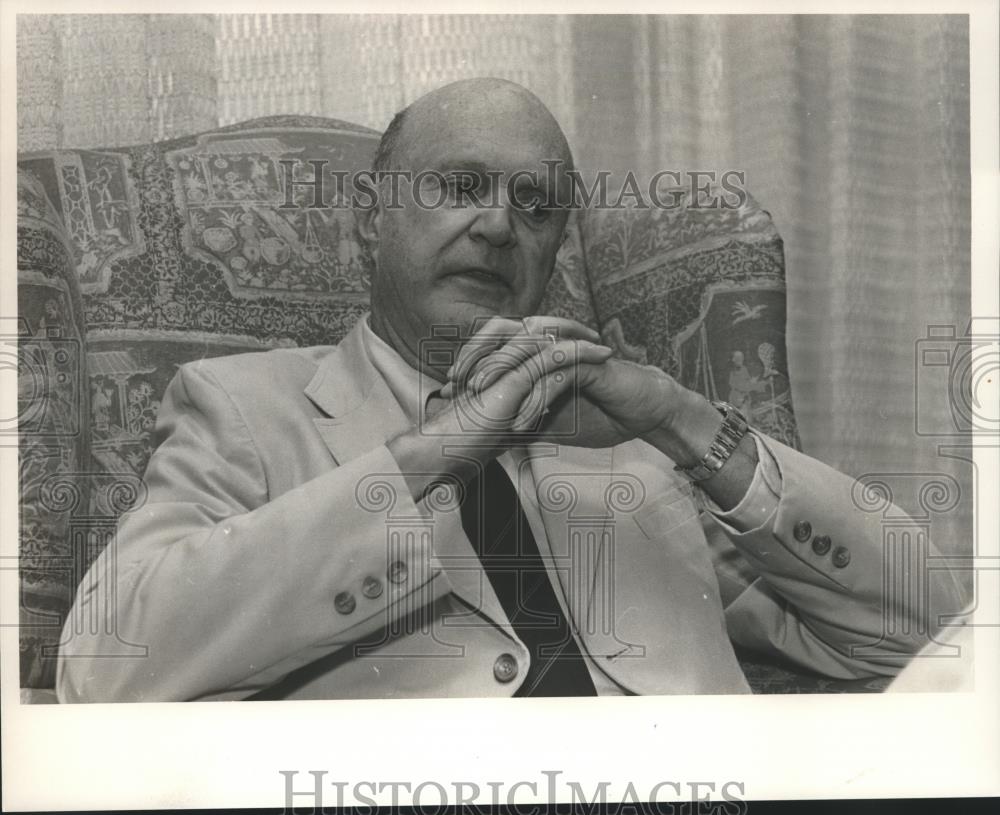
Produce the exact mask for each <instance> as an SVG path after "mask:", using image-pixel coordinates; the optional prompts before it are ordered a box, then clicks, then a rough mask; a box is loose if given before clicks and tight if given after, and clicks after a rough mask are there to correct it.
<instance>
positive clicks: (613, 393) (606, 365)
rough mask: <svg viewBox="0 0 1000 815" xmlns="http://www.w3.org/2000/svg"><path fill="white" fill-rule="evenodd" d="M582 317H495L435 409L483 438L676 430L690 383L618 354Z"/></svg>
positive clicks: (611, 436) (570, 440) (581, 442)
mask: <svg viewBox="0 0 1000 815" xmlns="http://www.w3.org/2000/svg"><path fill="white" fill-rule="evenodd" d="M599 343H600V335H599V334H598V333H597V332H596V331H593V330H592V329H590V328H587V327H586V326H584V325H582V324H580V323H578V322H575V321H573V320H568V319H563V318H558V317H546V316H536V317H526V318H524V319H523V320H510V319H506V318H502V317H494V318H492V319H491V320H489V321H488V322H487V323H485V324H484V325H483V326H482V328H481V329H480V330H479V331H478V332H476V334H475V335H474V336H473V337H471V338H470V339H469V340H468V341H467V342H466V343H465V344H464V345H463V346H462V349H461V351H460V352H459V354H458V357H457V359H456V360H455V362H454V364H453V365H452V367H451V369H450V370H449V371H448V382H447V383H446V385H445V386H444V388H443V389H442V391H441V395H442V397H444V398H445V399H446V400H448V402H447V404H446V405H445V406H444V408H443V409H442V410H440V411H439V412H438V413H437V414H436V415H435V416H434V417H433V418H432V419H431V422H433V423H434V425H435V427H436V430H437V431H438V432H440V431H441V428H443V427H448V428H452V429H455V423H456V422H457V424H458V429H457V432H456V435H461V436H463V437H465V438H470V437H471V438H473V439H475V440H476V442H477V443H485V444H487V445H488V446H493V445H496V446H497V447H505V446H509V445H511V444H520V443H524V442H527V441H555V442H558V443H560V444H568V445H573V446H579V447H611V446H613V445H616V444H620V443H622V442H624V441H628V440H629V439H633V438H636V437H641V436H643V435H644V434H647V433H651V432H654V431H658V432H662V431H664V430H669V427H670V425H671V423H672V421H673V419H674V416H675V413H676V411H677V410H678V405H679V404H680V403H681V401H682V398H683V396H684V394H685V393H688V392H687V391H686V390H685V389H684V388H683V387H682V386H680V385H679V384H678V383H677V382H676V381H675V380H674V379H673V378H671V377H670V376H668V375H667V374H665V373H664V372H663V371H661V370H660V369H659V368H656V367H654V366H651V365H637V364H635V363H633V362H628V361H625V360H620V359H614V358H613V357H612V353H613V352H612V349H610V348H608V347H607V346H604V345H601V344H599Z"/></svg>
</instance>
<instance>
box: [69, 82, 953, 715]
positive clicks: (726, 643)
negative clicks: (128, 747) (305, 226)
mask: <svg viewBox="0 0 1000 815" xmlns="http://www.w3.org/2000/svg"><path fill="white" fill-rule="evenodd" d="M552 160H556V161H558V162H559V170H558V174H557V175H556V177H555V182H554V183H555V185H556V187H557V188H558V189H556V190H553V189H550V188H548V187H547V186H546V185H547V184H548V183H549V181H550V175H549V174H547V172H546V170H547V167H546V164H545V162H546V161H549V162H551V161H552ZM571 168H572V156H571V153H570V150H569V147H568V145H567V143H566V140H565V138H564V136H563V134H562V131H561V130H560V129H559V126H558V125H557V123H556V122H555V121H554V120H553V118H552V116H551V114H550V113H549V112H548V110H547V109H546V108H545V107H544V105H542V103H541V102H540V101H539V100H538V99H537V98H535V97H534V96H533V95H531V94H530V93H529V92H527V91H526V90H524V89H523V88H521V87H519V86H517V85H514V84H512V83H509V82H504V81H500V80H472V81H465V82H458V83H455V84H452V85H449V86H446V87H444V88H441V89H439V90H437V91H434V92H432V93H430V94H428V95H426V96H425V97H423V98H421V99H419V100H417V101H416V102H415V103H413V104H412V105H411V106H410V107H409V108H408V109H407V110H406V111H405V113H404V114H402V115H400V116H397V118H396V119H395V120H394V122H393V124H392V125H391V126H390V128H389V130H388V131H387V132H386V134H385V136H384V137H383V140H382V144H381V146H380V149H379V153H378V156H377V158H376V169H377V170H379V171H389V170H400V171H408V172H409V173H411V174H420V182H419V184H416V185H415V186H413V187H407V186H406V185H405V184H403V185H401V186H400V187H399V192H398V195H399V201H398V202H395V203H398V204H399V206H392V205H391V204H392V203H394V202H391V201H390V202H388V203H387V197H388V196H386V195H383V196H381V197H380V199H379V201H378V203H377V204H376V205H375V206H373V207H371V208H369V209H367V210H364V211H362V212H360V213H359V217H358V224H359V230H360V233H361V236H362V238H363V239H364V240H365V242H366V243H367V244H368V247H369V249H370V251H371V254H372V257H373V259H374V261H375V273H374V276H373V279H372V296H371V314H370V318H369V319H368V320H362V321H361V322H359V324H358V325H357V326H356V327H355V328H354V330H352V332H351V333H350V334H349V335H348V337H347V338H346V339H345V340H344V341H343V342H342V343H341V344H340V345H339V346H337V347H336V348H329V347H316V348H306V349H296V350H281V351H275V352H270V353H266V354H257V355H249V356H247V355H244V356H239V357H235V358H225V359H215V360H204V361H200V362H195V363H192V364H189V365H186V366H184V367H183V368H182V369H181V370H180V371H179V373H178V375H177V377H176V378H175V380H174V381H173V383H172V384H171V386H170V388H169V389H168V391H167V393H166V395H165V397H164V401H163V406H162V408H161V410H160V413H159V417H158V438H159V439H160V440H161V443H160V446H159V448H158V449H157V451H156V452H155V454H154V455H153V457H152V459H151V461H150V463H149V466H148V469H147V472H146V476H145V480H146V484H147V487H148V491H149V494H148V500H147V501H146V502H145V503H144V504H143V506H141V507H139V508H138V509H137V510H136V511H134V512H132V513H129V514H128V515H127V516H126V517H124V518H123V520H122V522H121V525H120V528H119V533H118V539H117V542H116V549H115V550H114V556H116V557H117V564H116V565H115V569H114V572H113V574H110V572H111V570H110V569H109V563H110V560H109V559H110V558H111V557H112V553H110V552H109V553H107V554H106V555H105V556H104V559H103V560H102V561H99V562H98V564H96V565H95V567H94V570H93V571H92V572H91V574H90V575H89V576H88V578H87V579H86V580H85V581H84V584H83V587H82V588H81V590H80V592H79V594H78V597H77V600H76V602H77V604H78V605H81V606H84V607H85V606H86V605H87V604H88V603H91V602H93V601H94V600H93V598H94V597H95V596H96V595H97V594H99V593H100V591H99V590H101V589H103V588H105V587H104V586H102V581H106V580H112V579H113V580H114V581H115V584H114V589H115V592H116V593H117V598H118V625H117V629H116V630H115V631H113V632H112V633H110V634H104V635H100V634H95V635H90V636H87V637H83V638H81V637H78V636H76V637H73V638H70V639H68V640H67V642H66V644H65V645H64V648H63V654H62V659H61V661H60V666H59V674H58V680H57V691H58V694H59V696H60V698H61V699H62V700H63V701H113V700H116V701H165V700H195V699H198V700H211V699H239V698H249V697H254V698H348V697H427V696H494V695H503V696H511V695H593V694H624V693H699V692H718V693H743V692H747V691H748V687H747V684H746V681H745V679H744V677H743V674H742V672H741V670H740V667H739V664H738V663H737V661H736V658H735V655H734V652H733V647H732V642H731V641H736V642H739V643H742V644H743V645H746V646H748V647H751V648H756V649H761V650H768V651H777V652H779V653H781V654H783V655H784V656H785V657H786V658H788V659H791V660H793V661H795V662H797V663H799V664H801V665H805V666H808V667H810V668H813V669H815V670H818V671H821V672H825V673H827V674H830V675H832V676H839V677H854V676H865V675H872V674H886V673H895V672H896V671H897V670H898V668H899V667H900V666H901V665H902V664H903V663H904V662H905V658H906V657H907V655H909V654H911V653H913V652H914V651H915V650H916V649H917V648H919V647H920V645H922V644H923V642H924V641H925V639H921V637H920V633H921V632H923V631H924V629H923V628H922V627H921V626H919V625H916V624H914V625H909V623H916V622H920V621H918V620H917V619H916V618H917V616H918V615H920V614H927V613H928V612H927V610H926V608H924V607H923V605H922V604H921V602H919V601H918V600H917V599H916V598H913V601H912V602H911V603H909V604H907V605H904V606H901V607H899V608H896V609H894V610H893V614H894V615H896V616H895V617H894V618H893V619H894V620H895V621H897V622H898V620H899V619H903V620H905V621H906V622H907V623H908V625H907V626H905V627H904V626H900V625H897V626H895V627H894V630H893V631H892V632H891V633H883V630H884V628H885V625H884V620H885V618H886V613H884V612H883V605H884V604H883V595H882V592H883V570H882V555H881V548H880V544H881V530H880V528H879V526H878V523H877V520H875V519H873V518H872V517H871V516H870V515H865V514H863V513H860V512H858V511H857V510H856V508H855V507H854V506H853V504H852V502H851V497H850V496H851V490H852V486H853V484H852V481H851V480H850V479H848V478H846V477H845V476H843V475H840V474H838V473H836V472H835V471H833V470H831V469H830V468H829V467H827V466H825V465H823V464H820V463H819V462H816V461H814V460H812V459H809V458H808V457H806V456H803V455H801V454H799V453H797V452H795V451H793V450H790V449H788V448H787V447H784V446H782V445H781V444H778V443H776V442H774V441H772V440H770V439H767V438H765V437H763V436H760V435H758V434H756V433H753V432H748V431H747V429H746V428H745V426H744V424H743V423H742V422H741V420H740V417H739V415H738V412H737V411H734V410H733V409H732V408H731V406H725V405H723V406H715V405H713V404H710V403H709V402H708V401H706V400H705V399H704V398H702V397H701V396H700V395H697V394H695V393H692V392H690V391H687V390H686V389H684V388H682V387H681V386H680V385H679V384H678V383H676V382H675V381H674V380H673V379H672V378H670V377H669V376H667V375H666V374H664V373H663V372H662V371H660V370H658V369H656V368H654V367H647V366H641V365H637V364H634V363H630V362H625V361H622V360H618V359H613V358H611V351H610V349H608V348H605V347H604V346H601V345H599V344H598V343H599V336H598V335H597V333H596V332H593V331H591V330H590V329H588V328H586V327H584V326H581V325H579V324H577V323H574V322H572V321H569V320H559V319H555V318H551V317H545V316H543V315H537V314H536V311H537V308H538V305H539V303H540V302H541V298H542V294H543V292H544V290H545V287H546V284H547V282H548V278H549V275H550V274H551V272H552V269H553V266H554V263H555V256H556V252H557V249H558V247H559V244H560V241H561V238H562V235H563V233H564V229H565V226H566V219H567V211H566V209H565V208H560V207H558V206H552V205H551V203H552V202H553V201H555V200H566V185H568V184H569V177H568V175H567V173H568V171H569V170H570V169H571ZM422 171H434V172H422ZM525 171H534V172H535V173H537V179H536V180H535V181H533V180H532V178H531V176H530V175H529V173H528V172H525ZM384 177H385V176H384V175H383V178H384ZM470 179H471V181H472V185H471V187H470V186H469V184H468V182H469V181H470ZM470 191H471V192H475V193H476V195H477V196H478V198H477V199H476V201H475V202H470V200H469V198H468V196H466V195H465V194H466V193H469V192H470ZM554 193H557V194H554ZM558 193H561V194H558ZM427 201H431V202H434V201H437V202H439V203H440V202H444V204H445V205H438V206H421V205H420V204H421V202H427ZM487 202H488V203H487ZM442 350H444V351H449V350H450V351H451V352H452V353H442ZM675 467H680V468H681V469H682V471H683V472H684V473H686V475H684V474H680V473H678V472H676V471H675ZM689 479H694V480H695V483H696V487H694V488H692V487H691V486H690V483H691V482H690V480H689ZM696 499H697V500H696ZM699 503H700V504H703V505H704V506H705V507H707V511H706V512H703V513H699ZM706 529H709V530H712V531H711V534H713V535H717V534H718V532H719V530H724V531H725V534H727V535H728V536H729V538H730V539H731V540H732V542H733V543H734V544H735V545H736V546H737V547H738V548H739V550H740V552H741V553H742V554H743V556H744V557H745V558H746V561H747V562H748V563H749V565H750V567H752V568H753V569H754V570H755V571H756V573H758V574H759V575H760V577H759V578H758V579H757V580H756V581H755V582H753V584H752V585H751V586H750V587H749V588H746V589H745V590H744V591H742V592H740V593H739V594H738V596H735V597H732V598H731V597H728V596H727V597H726V598H725V599H726V602H725V607H724V601H723V597H722V594H721V593H720V587H719V581H718V579H717V578H716V575H715V573H714V571H713V566H712V558H711V556H710V551H709V546H708V543H707V539H706V531H705V530H706ZM908 568H922V566H921V564H918V563H914V564H910V565H909V566H908ZM953 592H954V585H953V583H952V582H951V581H950V579H949V580H944V581H941V582H939V583H935V584H934V585H933V586H932V587H931V592H930V596H929V598H926V599H927V600H928V603H929V607H930V608H931V609H935V610H951V609H952V608H953V607H955V608H957V605H956V604H955V602H954V601H953ZM83 610H84V609H81V611H83ZM113 638H117V639H120V640H124V641H127V642H130V643H134V644H138V645H145V646H148V656H147V657H146V658H139V659H101V658H97V657H96V655H99V654H101V653H102V652H103V653H108V652H109V648H108V646H109V645H110V644H111V642H112V639H113ZM858 649H861V650H858Z"/></svg>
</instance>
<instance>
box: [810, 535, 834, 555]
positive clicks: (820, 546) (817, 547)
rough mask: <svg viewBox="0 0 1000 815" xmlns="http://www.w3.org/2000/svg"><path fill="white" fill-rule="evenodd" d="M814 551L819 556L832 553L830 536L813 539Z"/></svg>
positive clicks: (818, 536) (819, 536)
mask: <svg viewBox="0 0 1000 815" xmlns="http://www.w3.org/2000/svg"><path fill="white" fill-rule="evenodd" d="M813 551H814V552H815V553H816V554H817V555H825V554H826V553H827V552H829V551H830V536H829V535H817V536H816V537H815V538H813Z"/></svg>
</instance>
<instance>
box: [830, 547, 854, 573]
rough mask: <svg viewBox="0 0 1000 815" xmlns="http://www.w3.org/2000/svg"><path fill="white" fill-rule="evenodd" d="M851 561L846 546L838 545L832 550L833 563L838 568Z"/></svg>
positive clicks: (849, 551) (849, 552)
mask: <svg viewBox="0 0 1000 815" xmlns="http://www.w3.org/2000/svg"><path fill="white" fill-rule="evenodd" d="M850 562H851V550H850V549H848V548H847V547H846V546H838V547H837V548H836V549H834V550H833V565H834V566H836V567H837V568H838V569H843V568H844V567H845V566H846V565H847V564H848V563H850Z"/></svg>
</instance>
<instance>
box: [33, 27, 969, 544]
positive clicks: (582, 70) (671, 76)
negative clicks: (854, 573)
mask: <svg viewBox="0 0 1000 815" xmlns="http://www.w3.org/2000/svg"><path fill="white" fill-rule="evenodd" d="M480 75H493V76H502V77H506V78H509V79H513V80H515V81H518V82H520V83H522V84H524V85H526V86H527V87H529V88H531V89H532V90H534V91H535V92H536V93H537V94H538V95H539V96H540V97H541V98H542V99H543V101H545V102H546V103H547V104H548V105H549V106H550V108H551V109H552V110H553V112H554V113H555V115H556V116H557V118H558V119H559V120H560V121H561V122H562V123H563V126H564V129H565V130H566V132H567V135H568V137H569V139H570V141H571V144H572V145H573V146H574V151H575V153H576V157H577V163H578V165H580V166H581V167H583V168H586V169H589V170H597V169H606V170H609V171H611V172H613V173H616V174H617V173H624V172H626V171H628V170H633V171H635V172H636V173H638V174H640V176H641V175H643V174H647V175H648V174H651V173H653V172H655V171H656V170H660V169H672V170H679V171H689V170H693V169H698V170H716V171H722V170H727V169H735V170H740V171H743V172H745V174H746V175H745V179H746V186H747V188H748V189H749V190H750V191H751V192H752V193H753V195H754V196H755V197H756V198H757V200H758V201H760V202H761V203H762V205H763V206H764V207H765V208H766V209H768V210H769V211H770V212H771V213H772V215H773V217H774V219H775V222H776V224H777V226H778V229H779V230H780V232H781V234H782V235H783V237H784V240H785V251H786V262H787V281H788V313H789V324H788V347H789V369H790V374H791V381H792V387H793V394H794V402H795V406H796V413H797V415H798V418H799V426H800V432H801V436H802V440H803V446H804V448H805V449H806V451H807V452H809V453H811V454H813V455H815V456H817V457H818V458H820V459H822V460H824V461H827V462H829V463H830V464H832V465H833V466H835V467H837V468H838V469H841V470H843V471H845V472H847V473H849V474H851V475H854V476H862V475H865V474H873V473H875V474H881V476H879V478H881V480H882V481H883V482H884V483H887V484H889V488H890V489H892V490H893V492H894V497H895V498H896V500H897V501H899V502H900V503H901V504H903V505H904V506H905V507H906V508H907V509H909V510H911V511H916V512H924V510H925V509H927V508H926V507H925V506H924V505H925V503H926V496H925V491H924V487H925V486H926V485H927V484H928V483H929V482H931V481H934V479H935V478H939V476H942V475H943V477H945V482H946V483H948V484H949V485H950V484H952V483H953V484H954V488H955V489H957V490H958V492H959V496H958V500H957V505H956V506H954V507H952V508H950V509H949V508H947V507H948V506H950V504H947V506H946V504H942V503H939V504H938V505H936V506H935V507H933V509H935V510H937V511H936V512H934V513H930V510H929V509H928V510H927V512H928V513H930V514H934V516H935V517H934V524H935V537H936V538H937V539H938V540H939V541H940V542H942V545H943V546H945V548H949V549H965V550H967V549H968V545H969V543H970V536H971V514H970V512H971V489H972V471H971V465H970V464H969V462H968V461H965V460H963V458H962V456H963V453H962V451H961V450H960V449H958V448H960V447H961V446H962V445H963V444H964V445H967V444H968V443H969V439H968V437H967V436H965V437H963V436H961V435H956V433H955V431H956V428H955V421H954V419H953V417H952V411H951V407H950V404H949V401H948V397H949V391H948V387H949V386H948V384H947V383H945V384H942V382H941V375H940V371H935V370H931V368H930V367H928V366H926V365H924V357H923V356H922V353H923V351H924V349H925V348H926V347H927V344H928V342H931V339H929V337H928V334H929V332H930V333H933V334H935V336H936V338H937V339H936V340H935V341H937V343H938V345H941V344H942V343H944V345H945V346H947V345H948V343H949V342H951V341H950V340H949V339H948V336H949V335H948V331H949V330H950V331H952V332H954V333H955V334H956V335H957V336H961V335H962V334H964V332H965V331H966V328H967V326H968V322H969V313H970V258H969V251H970V247H969V223H970V212H969V155H968V148H969V129H968V123H969V97H968V92H969V84H968V20H967V18H966V17H964V16H929V15H921V16H898V15H892V16H875V15H865V16H819V15H808V16H781V15H774V16H764V15H760V16H640V15H628V16H625V15H621V16H613V15H611V16H570V15H537V16H534V15H525V16H518V15H448V16H444V15H378V16H375V15H372V16H360V15H301V14H299V15H65V16H41V15H38V16H24V15H20V16H19V17H18V137H19V145H18V147H19V150H22V151H24V150H34V149H49V148H55V147H61V146H67V147H88V146H99V145H103V146H117V145H124V144H134V143H141V142H145V141H154V140H161V139H165V138H169V137H173V136H178V135H182V134H186V133H191V132H197V131H199V130H207V129H211V128H213V127H215V126H217V125H219V124H228V123H231V122H235V121H240V120H243V119H248V118H252V117H255V116H262V115H267V114H271V113H286V112H287V113H305V114H318V115H325V116H333V117H338V118H342V119H346V120H349V121H352V122H356V123H358V124H364V125H368V126H372V127H376V128H382V127H384V126H385V125H386V124H387V122H388V120H389V118H390V117H391V116H392V114H393V112H395V111H396V110H397V109H399V108H400V107H402V106H403V105H405V104H406V103H408V102H409V101H411V100H412V99H414V98H415V97H416V96H419V95H420V94H421V93H423V92H424V91H426V90H428V89H430V88H432V87H435V86H437V85H439V84H442V83H444V82H447V81H449V80H453V79H458V78H462V77H466V76H480ZM942 337H943V339H942ZM935 377H936V378H935ZM969 397H970V394H968V393H965V394H964V395H963V394H959V398H969ZM944 444H950V445H952V446H951V447H950V448H948V449H944V448H941V445H944ZM939 448H941V449H939ZM967 457H971V456H970V455H969V456H967ZM948 478H953V479H954V482H950V481H947V479H948ZM946 503H947V502H946Z"/></svg>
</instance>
